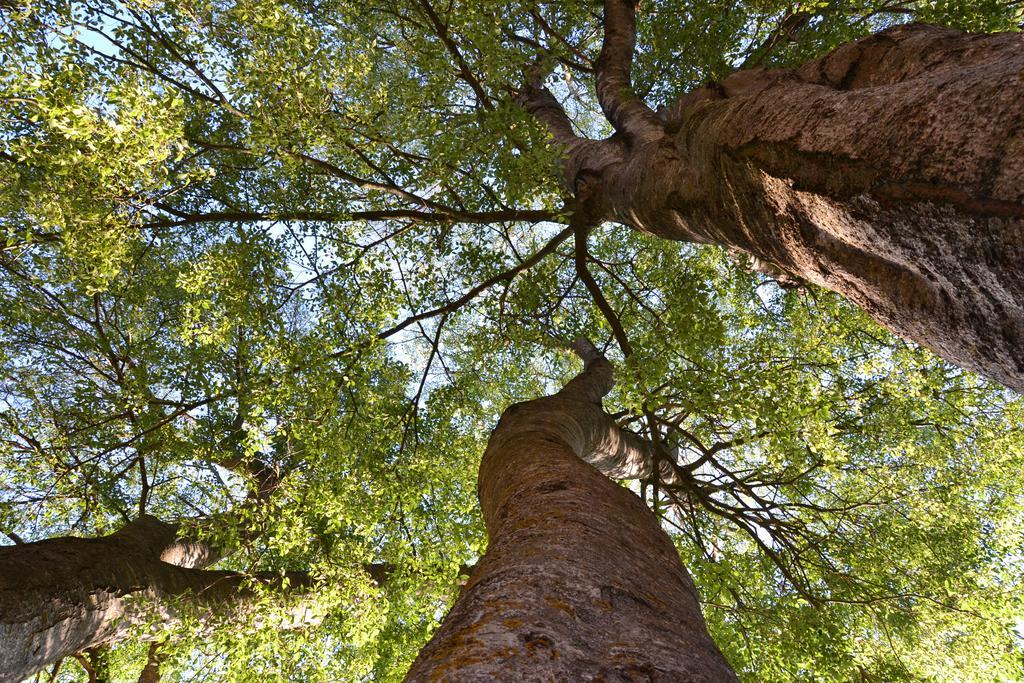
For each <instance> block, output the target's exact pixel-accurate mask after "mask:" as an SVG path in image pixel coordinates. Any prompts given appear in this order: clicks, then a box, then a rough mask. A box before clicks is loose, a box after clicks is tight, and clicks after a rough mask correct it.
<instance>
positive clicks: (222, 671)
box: [0, 0, 1024, 681]
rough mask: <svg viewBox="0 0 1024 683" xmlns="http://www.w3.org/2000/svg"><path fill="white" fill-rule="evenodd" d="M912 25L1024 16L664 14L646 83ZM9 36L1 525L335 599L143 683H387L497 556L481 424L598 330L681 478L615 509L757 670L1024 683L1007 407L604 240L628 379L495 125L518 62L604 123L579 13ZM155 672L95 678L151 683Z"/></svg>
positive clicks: (185, 637) (592, 33) (268, 16)
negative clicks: (136, 547)
mask: <svg viewBox="0 0 1024 683" xmlns="http://www.w3.org/2000/svg"><path fill="white" fill-rule="evenodd" d="M914 19H916V20H922V21H934V22H942V23H947V24H952V25H956V26H960V27H962V28H966V29H970V30H983V31H991V30H1012V29H1015V27H1016V25H1017V24H1019V23H1020V22H1021V21H1022V20H1024V16H1022V13H1021V3H1019V2H1006V1H1005V0H998V1H997V0H985V1H982V2H976V1H972V2H961V1H959V0H948V1H946V0H942V1H938V0H937V1H934V2H922V1H919V0H907V1H900V2H892V1H891V0H868V1H860V0H856V1H850V2H845V1H844V2H837V1H815V2H801V3H797V4H793V3H790V2H781V1H780V0H755V1H739V0H736V1H723V2H694V3H689V2H681V1H678V0H673V1H671V2H669V1H666V0H652V1H649V2H644V3H643V5H642V10H641V17H640V20H641V25H640V35H639V38H638V45H639V47H638V55H637V63H636V67H635V70H636V73H635V80H636V84H637V89H638V91H639V92H640V93H641V94H642V95H643V96H644V97H645V98H647V99H648V101H650V102H651V103H654V104H657V103H668V102H670V101H671V100H672V99H673V98H675V97H677V96H678V95H680V94H682V93H683V92H685V91H687V90H689V89H691V88H693V87H695V86H698V85H701V84H703V83H704V82H706V81H707V80H709V79H716V78H721V77H723V76H724V75H726V74H727V73H729V72H730V71H731V70H733V69H735V68H737V67H738V66H740V65H747V66H751V65H759V64H760V65H772V64H792V63H798V62H800V61H802V60H804V59H806V58H808V57H811V56H814V55H817V54H821V53H822V52H823V51H826V50H828V49H830V48H831V47H834V46H835V45H837V44H839V43H840V42H843V41H845V40H849V39H852V38H854V37H856V36H859V35H863V34H865V33H868V32H870V31H872V30H877V29H879V28H881V27H884V26H886V25H889V24H892V23H900V22H904V21H908V20H914ZM0 25H2V27H3V28H2V31H0V119H2V122H3V123H2V126H3V128H2V134H0V167H2V173H3V175H4V177H5V178H6V180H7V182H6V183H4V185H3V186H2V187H0V230H2V232H3V238H4V247H3V251H2V252H0V288H2V296H3V298H4V301H5V303H4V305H3V306H2V307H0V362H2V363H3V371H2V373H0V410H2V412H0V437H2V438H0V463H2V469H0V472H2V474H0V482H2V492H0V528H2V529H3V530H6V531H8V532H9V533H11V534H14V535H20V537H23V538H25V539H28V540H33V539H38V538H43V537H51V536H59V535H65V534H87V535H91V534H100V533H108V532H110V531H112V530H114V529H116V528H117V527H119V526H120V525H122V524H124V523H125V522H126V521H128V520H131V519H133V518H134V517H135V516H137V515H138V514H140V513H141V512H148V513H150V514H154V515H156V516H158V517H160V518H162V519H165V520H169V521H170V520H175V521H179V520H180V521H183V522H184V523H185V524H187V525H193V526H194V527H195V532H196V533H198V534H203V535H206V536H208V537H209V538H210V539H211V542H214V543H216V544H217V545H218V546H220V547H222V548H224V549H225V550H226V558H225V559H224V560H222V561H221V566H224V567H228V568H235V569H239V570H244V571H267V570H269V571H283V570H295V569H300V570H305V571H308V572H309V573H310V574H311V575H312V576H313V577H315V578H316V579H317V580H318V581H319V584H318V585H319V586H320V587H321V588H319V589H318V590H317V591H316V592H315V595H313V596H312V597H310V596H307V597H306V599H307V601H311V602H312V603H314V605H315V608H316V610H317V612H318V614H320V615H321V616H320V619H319V624H318V625H316V626H312V627H309V628H304V629H283V628H280V620H275V619H274V618H272V617H270V616H268V615H269V614H271V613H272V612H273V610H275V609H279V605H278V600H277V598H276V597H275V596H274V595H270V594H268V595H267V596H265V597H266V602H265V605H264V606H263V607H262V608H260V609H257V610H255V611H254V612H252V613H250V614H248V616H245V615H243V616H240V617H239V619H241V620H242V621H243V622H244V623H246V624H247V626H245V627H239V626H238V619H236V620H234V621H231V620H229V622H228V623H226V624H224V625H223V626H222V627H220V628H214V629H213V630H212V631H209V630H208V629H207V628H205V627H204V628H190V622H188V621H187V620H185V621H183V622H182V624H180V625H179V627H178V628H177V630H175V631H173V632H168V633H165V634H164V635H163V636H162V639H163V642H162V644H161V645H160V649H161V652H162V654H161V657H162V659H163V664H162V673H163V675H164V677H165V679H167V680H182V681H191V680H196V681H198V680H203V681H220V680H225V681H227V680H231V681H244V680H254V681H266V680H290V681H337V680H370V679H372V680H392V679H397V678H400V677H401V674H402V672H403V671H404V669H405V668H406V667H407V666H408V664H409V662H410V661H411V658H412V657H414V656H415V653H416V651H417V650H418V648H419V647H420V646H421V644H422V643H423V642H424V641H425V639H426V637H427V636H428V634H429V632H430V631H431V630H432V629H433V628H434V627H435V626H436V624H437V623H438V620H439V619H440V617H441V616H442V615H443V614H444V612H445V609H446V605H447V604H449V603H450V601H451V600H452V599H453V597H454V596H455V594H456V593H457V574H458V573H459V568H460V566H462V565H464V564H467V563H472V562H474V561H475V560H476V559H477V558H478V557H479V556H480V555H481V554H482V552H483V550H484V548H485V544H486V539H485V535H484V532H483V529H482V525H481V524H480V521H479V519H478V515H477V512H476V504H475V471H476V464H477V462H478V458H479V456H480V454H481V453H482V451H483V446H484V443H485V441H486V437H487V434H488V432H489V430H490V428H491V427H492V426H493V424H494V423H495V421H496V419H497V416H498V415H499V414H500V412H501V410H502V409H503V408H504V407H506V406H507V405H509V404H510V403H512V402H514V401H519V400H525V399H529V398H532V397H535V396H537V395H539V394H541V393H543V392H546V391H550V390H551V389H552V388H553V387H556V386H557V385H558V384H559V383H560V382H562V381H564V380H565V379H566V378H567V377H569V376H570V375H571V374H572V373H573V371H574V361H573V360H572V359H571V358H570V357H569V356H567V355H566V354H565V353H564V352H562V351H560V350H559V344H558V340H563V341H564V340H569V339H572V338H574V337H576V336H578V335H581V334H585V335H587V336H589V337H590V338H592V339H594V340H595V341H598V342H601V343H603V344H604V345H605V346H606V347H607V348H608V353H609V355H610V356H611V357H612V359H613V360H614V361H615V362H616V364H617V367H618V370H619V385H618V387H617V389H616V391H615V393H614V395H613V396H612V397H611V398H610V400H609V401H608V402H607V404H606V407H607V408H608V409H609V411H610V412H613V413H615V414H617V415H618V416H619V417H620V418H621V422H622V424H623V425H624V426H626V427H627V428H629V429H633V430H635V431H638V432H641V433H643V434H645V435H646V436H647V437H649V438H651V439H653V440H655V441H658V442H659V443H661V444H662V445H663V446H664V449H665V451H666V452H671V453H674V454H675V456H674V457H675V458H677V462H678V464H679V466H680V471H681V472H683V473H684V474H685V477H684V478H683V483H682V484H679V485H676V486H674V487H668V486H665V485H662V484H660V483H659V482H643V483H642V484H640V485H639V488H637V490H638V491H640V492H641V493H642V494H643V495H644V496H645V497H646V499H647V500H648V501H649V502H650V504H651V506H652V507H653V508H654V509H655V510H656V511H657V512H658V514H660V515H661V516H662V518H663V519H664V523H665V526H666V528H667V529H668V530H669V531H670V532H671V533H672V534H673V535H674V537H675V538H676V540H677V542H678V545H679V550H680V553H681V554H682V556H683V559H684V562H685V563H686V564H687V566H688V567H689V568H690V570H691V571H692V573H693V574H694V576H695V579H696V582H697V585H698V586H699V588H700V591H701V595H702V597H703V599H704V604H705V612H706V614H707V616H708V620H709V626H710V628H711V630H712V634H713V636H714V637H715V639H716V641H717V642H718V643H719V644H720V645H721V647H722V648H723V650H724V651H725V653H726V655H727V657H728V658H729V659H730V661H731V662H732V663H733V665H734V666H735V667H736V668H737V670H738V671H739V672H740V673H741V675H742V677H744V678H745V679H746V680H751V681H793V680H807V681H812V680H813V681H849V680H855V679H856V680H864V681H873V680H886V681H940V680H954V679H955V680H959V681H971V680H974V681H993V680H1011V679H1016V678H1017V677H1019V676H1021V675H1024V671H1022V654H1021V648H1020V644H1019V642H1018V637H1017V635H1016V631H1015V628H1016V625H1017V623H1018V620H1019V619H1020V617H1021V615H1022V609H1021V605H1020V592H1019V591H1020V588H1021V586H1020V576H1021V571H1020V570H1021V561H1020V558H1021V557H1022V550H1024V547H1022V540H1024V539H1022V538H1021V532H1020V528H1021V524H1020V521H1021V500H1022V499H1021V494H1022V491H1021V484H1020V483H1019V476H1018V473H1019V472H1020V471H1021V466H1022V464H1024V463H1022V460H1024V451H1022V446H1021V444H1022V443H1024V441H1022V439H1021V429H1022V424H1024V419H1022V418H1024V412H1022V411H1024V404H1022V403H1021V401H1020V399H1019V398H1018V397H1015V396H1013V395H1011V394H1009V393H1008V392H1006V391H1005V390H1001V389H1000V388H998V387H994V386H991V385H990V384H987V383H985V382H984V381H982V380H980V379H978V378H976V377H973V376H971V375H969V374H968V373H965V372H963V371H960V370H958V369H956V368H953V367H950V366H949V365H947V364H945V363H944V362H942V361H940V360H937V359H936V358H934V357H933V356H931V355H930V354H928V353H927V352H925V351H922V350H920V349H918V348H915V347H912V346H910V345H908V344H906V343H903V342H901V341H899V340H896V339H894V338H893V337H891V336H890V335H889V334H888V333H886V332H885V331H884V330H881V329H879V328H878V327H877V326H875V325H874V324H873V323H871V322H870V321H869V320H867V319H866V318H865V316H863V315H862V314H860V313H859V312H858V311H856V310H853V309H852V308H851V307H850V306H849V305H847V304H845V303H843V302H841V301H837V300H836V299H835V298H834V297H833V296H832V295H830V294H827V293H824V292H820V291H815V290H811V291H802V292H795V291H785V290H783V289H780V288H779V287H778V286H777V285H776V284H775V283H774V282H771V281H769V280H766V279H765V278H763V277H761V276H757V275H754V274H752V273H750V272H748V271H747V270H745V269H744V268H743V265H742V264H738V263H735V262H733V260H731V259H730V257H729V256H728V255H727V254H725V253H723V252H722V251H721V250H718V249H716V248H712V247H695V246H691V245H683V244H676V243H666V242H659V241H657V240H654V239H651V238H649V237H645V236H642V235H638V234H634V233H631V232H629V231H627V230H626V229H624V228H621V227H617V226H605V227H602V228H601V229H599V230H597V231H595V233H594V234H592V235H591V236H590V239H589V244H588V246H589V249H588V253H587V254H586V256H585V262H586V263H587V264H588V268H589V271H590V272H592V274H593V276H594V278H595V280H596V282H597V284H598V286H599V287H600V289H601V291H602V292H603V295H604V297H606V298H607V300H608V302H609V304H610V305H611V308H612V309H613V310H614V312H615V315H616V317H617V319H618V321H619V322H620V323H621V326H622V329H623V331H624V333H625V334H626V335H627V336H628V340H629V346H630V347H631V351H632V352H631V353H629V354H628V356H627V355H625V354H623V353H622V349H621V348H620V347H619V346H617V345H616V344H615V343H614V341H613V335H612V327H611V325H610V323H609V321H608V320H607V319H606V318H605V316H604V315H602V313H601V311H600V310H599V308H598V307H597V306H596V305H595V301H594V298H593V296H592V293H591V292H590V291H588V289H587V288H586V287H585V286H584V285H583V284H582V283H581V280H580V273H579V271H578V269H577V260H576V259H574V253H573V245H572V241H571V240H567V237H568V233H567V232H566V231H565V229H564V224H565V223H566V222H567V217H566V206H567V202H569V200H570V198H569V197H568V196H567V195H566V192H565V189H564V188H562V187H561V185H560V182H559V169H558V163H557V158H558V150H557V149H556V148H554V147H553V146H552V145H551V144H550V143H549V141H548V139H547V137H546V135H545V133H544V131H543V129H542V128H541V127H540V126H539V125H538V124H537V123H536V122H534V121H532V120H530V118H529V117H528V116H527V115H526V114H525V113H524V112H522V111H521V110H519V109H518V108H516V107H515V106H514V105H512V104H511V101H512V100H511V97H510V93H511V92H512V91H514V90H515V89H516V88H517V87H518V86H519V84H520V83H521V81H522V78H523V72H524V69H526V68H528V67H529V66H531V65H534V64H539V65H541V66H543V67H544V69H545V70H546V71H547V72H548V73H549V74H550V76H549V78H548V83H549V85H550V87H551V88H552V89H553V90H554V92H555V93H556V94H557V96H558V97H559V98H560V99H561V100H563V101H564V103H565V106H566V109H567V111H568V112H569V113H570V114H571V116H572V118H573V120H574V122H575V124H576V125H577V126H578V128H579V129H580V130H581V131H583V132H585V133H587V134H590V135H594V136H600V135H604V134H606V133H607V132H608V128H607V124H606V123H604V122H603V120H602V118H601V114H600V110H599V108H598V107H597V105H596V102H595V98H594V95H593V83H592V80H593V76H592V71H593V60H594V59H595V57H596V53H597V50H598V49H599V47H600V40H601V26H600V7H599V5H598V4H597V3H593V2H583V1H575V0H573V1H569V2H557V3H536V2H520V1H519V0H515V1H513V2H501V3H496V2H491V1H490V0H486V1H474V2H462V1H455V2H448V3H441V2H437V0H364V1H362V2H358V3H355V2H344V1H341V0H289V1H287V2H279V1H271V0H233V1H225V0H197V1H196V2H190V3H177V2H159V1H156V0H130V1H108V0H89V1H85V2H77V1H76V2H65V1H55V0H40V1H35V0H12V1H9V2H0ZM709 182H713V180H709ZM253 463H258V464H259V465H260V466H261V467H263V466H265V467H269V468H270V469H271V470H273V471H274V472H275V476H276V477H278V478H279V483H278V485H277V486H276V487H275V488H274V490H273V492H272V494H271V495H269V496H265V497H264V496H254V495H253V494H254V492H256V491H257V490H258V489H259V486H260V484H259V480H258V477H257V476H256V475H255V474H254V473H255V472H256V471H258V469H259V468H254V467H251V465H252V464H253ZM254 499H257V500H258V501H259V502H258V503H254V502H253V501H254ZM374 564H377V565H381V564H386V566H387V567H389V572H390V573H389V575H388V578H387V580H386V581H384V582H383V583H378V582H376V581H374V580H372V579H371V576H370V574H369V573H368V572H367V567H370V566H372V565H374ZM193 626H194V625H193ZM148 648H149V646H148V645H147V644H145V643H143V642H141V641H139V642H136V641H135V640H130V641H127V642H123V643H121V644H118V645H116V646H115V647H114V648H112V649H110V650H109V651H107V652H104V653H103V655H102V657H103V659H104V666H106V667H108V668H109V670H110V671H111V672H112V675H113V679H114V680H121V679H124V680H127V679H130V678H134V677H137V675H138V671H139V669H140V668H141V666H142V664H143V662H144V661H145V659H146V656H147V652H148V651H149V650H148ZM59 680H65V681H70V680H85V673H84V671H82V670H81V669H80V668H79V667H77V666H73V665H70V664H69V665H66V666H64V667H63V668H62V669H61V670H60V672H59Z"/></svg>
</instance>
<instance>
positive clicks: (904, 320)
mask: <svg viewBox="0 0 1024 683" xmlns="http://www.w3.org/2000/svg"><path fill="white" fill-rule="evenodd" d="M662 118H663V120H664V121H665V124H664V134H663V135H660V136H652V137H651V138H650V139H649V140H647V141H645V142H639V141H638V142H637V144H635V145H634V146H633V148H632V150H631V151H630V152H629V153H628V155H627V159H628V160H627V161H626V163H624V164H622V165H621V166H619V167H617V168H616V170H615V171H614V172H613V173H611V174H610V177H609V181H610V182H609V187H610V188H611V191H612V193H613V194H614V195H615V196H614V198H613V200H612V203H613V207H612V210H613V212H614V215H615V216H616V217H617V218H619V219H620V220H622V221H623V222H626V223H629V224H631V225H633V226H635V227H637V228H638V229H641V230H644V231H648V232H651V233H653V234H656V235H659V236H663V237H668V238H671V239H678V240H688V241H697V242H706V243H714V244H720V245H725V246H727V247H730V248H732V249H734V250H737V251H741V252H745V253H747V254H749V255H750V256H752V257H753V258H754V259H755V265H758V266H759V267H761V268H763V269H765V270H766V271H767V272H770V273H775V274H778V275H781V276H790V277H794V278H797V279H800V280H805V281H808V282H812V283H814V284H817V285H821V286H823V287H827V288H829V289H831V290H833V291H836V292H838V293H840V294H842V295H844V296H846V297H848V298H849V299H851V300H852V301H854V302H855V303H857V304H859V305H860V306H861V307H863V308H864V309H865V310H866V311H867V312H868V313H869V314H870V315H872V316H873V317H874V318H875V319H876V320H877V321H879V322H880V323H882V324H883V325H885V326H886V327H888V328H889V329H891V330H892V331H894V332H895V333H896V334H898V335H900V336H902V337H905V338H907V339H911V340H914V341H916V342H918V343H920V344H922V345H923V346H926V347H928V348H930V349H932V350H933V351H935V352H936V353H938V354H939V355H941V356H944V357H945V358H947V359H949V360H951V361H953V362H954V363H957V364H959V365H961V366H963V367H966V368H970V369H972V370H975V371H978V372H980V373H982V374H985V375H988V376H989V377H992V378H994V379H996V380H999V381H1000V382H1002V383H1004V384H1006V385H1007V386H1009V387H1012V388H1014V389H1016V390H1018V391H1024V36H1021V35H1019V34H1008V33H1004V34H994V35H965V34H962V33H959V32H957V31H953V30H951V29H940V28H936V27H932V26H920V25H910V26H902V27H898V28H895V29H891V30H888V31H885V32H883V33H881V34H878V35H876V36H873V37H871V38H867V39H864V40H861V41H858V42H855V43H851V44H848V45H845V46H843V47H841V48H840V49H838V50H837V51H835V52H833V53H832V54H830V55H828V56H826V57H824V58H821V59H818V60H815V61H813V62H810V63H808V64H805V65H804V66H803V67H801V68H800V69H797V70H752V71H741V72H739V73H737V74H734V75H733V76H731V77H729V78H727V79H726V80H725V81H723V82H722V83H721V84H718V85H716V86H714V87H708V88H704V89H702V90H700V91H697V92H695V93H691V94H690V95H689V96H687V97H686V98H684V99H683V101H681V102H680V103H679V104H678V105H677V106H676V107H674V108H673V109H672V110H670V111H668V112H663V115H662Z"/></svg>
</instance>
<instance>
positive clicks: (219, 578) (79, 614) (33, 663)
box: [0, 515, 308, 681]
mask: <svg viewBox="0 0 1024 683" xmlns="http://www.w3.org/2000/svg"><path fill="white" fill-rule="evenodd" d="M177 532H178V526H177V525H175V524H167V523H165V522H161V521H160V520H158V519H156V518H155V517H151V516H149V515H143V516H142V517H140V518H139V519H137V520H135V521H134V522H131V523H130V524H127V525H125V526H124V527H122V528H121V529H120V530H118V531H117V532H115V533H113V534H111V535H109V536H104V537H101V538H74V537H65V538H55V539H48V540H45V541H38V542H36V543H26V544H22V545H15V546H5V547H0V678H2V679H3V680H5V681H7V680H10V681H20V680H22V679H25V678H27V677H29V676H31V675H33V674H34V673H36V672H37V671H40V670H41V669H43V668H44V667H46V666H49V665H51V664H53V663H54V662H57V661H58V660H60V659H62V658H63V657H66V656H69V655H72V654H74V653H76V652H81V651H82V650H85V649H87V648H95V647H99V646H102V645H106V644H109V643H114V642H117V641H118V640H120V639H122V638H124V637H125V636H126V635H127V634H128V632H129V630H130V629H131V628H132V627H134V626H138V625H140V624H144V623H149V622H156V623H167V622H171V621H173V620H174V619H175V618H176V614H177V613H178V612H177V610H178V606H177V605H176V604H175V599H176V598H184V597H186V596H187V600H188V605H189V608H190V609H191V608H195V609H197V610H199V611H200V613H201V614H211V615H212V614H217V613H220V612H224V611H225V609H227V610H230V611H231V612H236V611H237V610H239V609H240V607H241V606H242V605H243V604H244V601H245V598H246V597H247V596H248V595H250V594H251V592H250V591H249V588H248V582H249V581H251V580H254V579H255V580H262V581H268V582H272V581H275V580H278V579H279V578H280V577H276V576H274V577H271V576H258V577H247V576H244V575H241V574H238V573H236V572H229V571H210V570H202V569H198V568H197V567H200V566H205V564H206V563H207V562H209V561H210V560H211V559H212V558H213V557H214V556H213V554H212V553H210V552H209V551H208V550H206V549H205V547H204V546H203V544H198V543H189V542H186V541H182V540H180V539H178V538H177ZM289 580H290V584H291V585H293V586H302V585H304V584H305V583H306V582H307V581H308V579H307V578H306V577H305V575H299V574H296V575H294V576H289Z"/></svg>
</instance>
